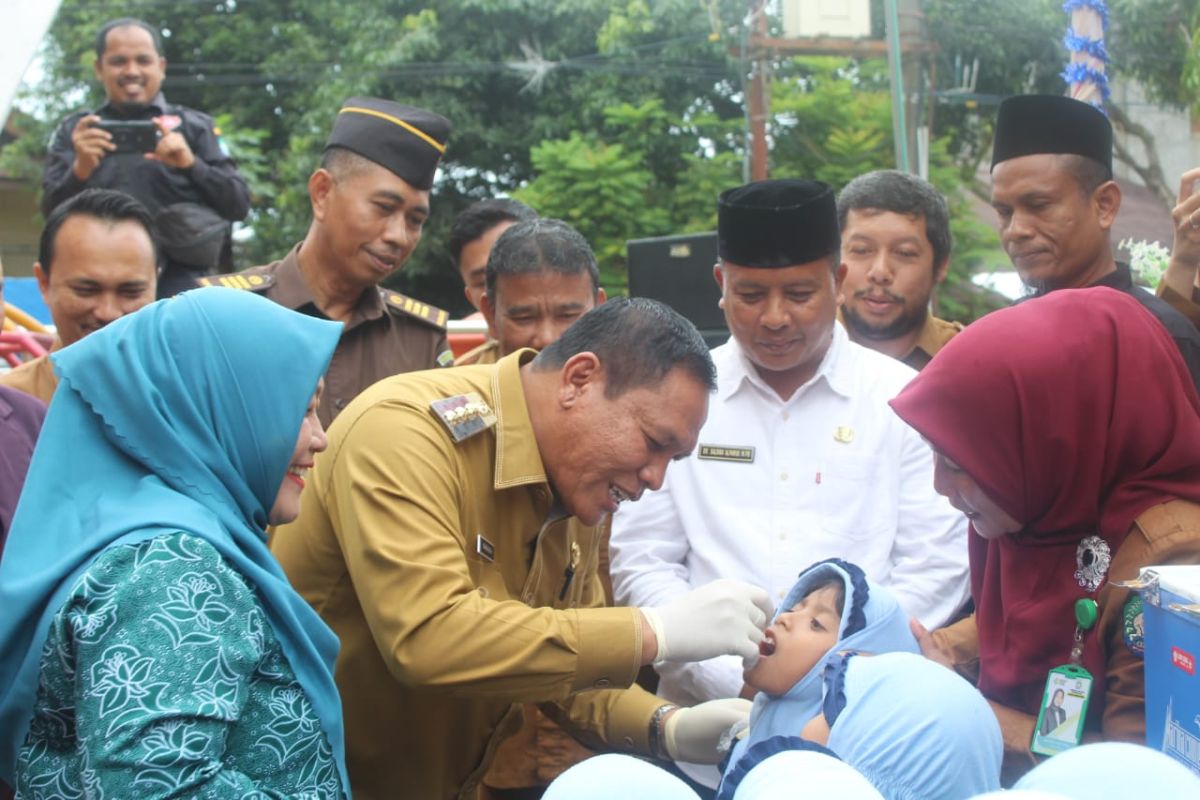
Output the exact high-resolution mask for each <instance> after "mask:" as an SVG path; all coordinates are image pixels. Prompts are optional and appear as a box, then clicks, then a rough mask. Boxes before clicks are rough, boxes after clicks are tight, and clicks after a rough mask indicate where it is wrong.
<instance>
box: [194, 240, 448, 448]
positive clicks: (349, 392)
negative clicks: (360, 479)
mask: <svg viewBox="0 0 1200 800" xmlns="http://www.w3.org/2000/svg"><path fill="white" fill-rule="evenodd" d="M301 244H303V243H301ZM300 247H301V245H296V246H295V247H294V248H292V251H291V252H290V253H288V254H287V255H286V256H285V257H284V258H283V259H282V260H280V261H275V262H273V263H271V264H267V265H266V266H264V267H251V268H250V269H248V270H245V271H243V272H239V273H236V274H233V275H215V276H213V277H210V278H201V279H199V281H198V282H199V283H200V285H201V286H228V287H232V288H234V289H249V290H251V291H254V292H257V293H258V294H261V295H263V296H264V297H267V298H269V299H271V300H274V301H275V302H276V303H279V304H280V305H282V306H284V307H285V308H290V309H292V310H293V311H299V312H301V313H302V314H309V315H311V316H314V317H320V318H322V319H326V317H325V315H324V314H323V313H321V310H320V309H319V308H317V304H316V300H315V299H314V298H313V294H312V291H311V290H310V289H309V288H308V286H307V285H306V284H305V283H304V277H303V276H302V275H301V274H300V261H299V259H298V255H299V253H300ZM446 318H447V314H446V312H445V311H443V310H442V309H440V308H434V307H433V306H430V305H427V304H425V303H422V302H420V301H418V300H413V299H412V298H411V297H405V296H404V295H402V294H400V293H399V292H392V291H389V290H387V289H383V288H379V287H372V288H371V289H369V290H368V291H365V292H363V294H362V298H361V300H360V301H359V304H358V307H357V308H356V309H355V310H354V316H353V317H352V318H351V319H350V321H349V322H348V323H346V328H345V330H343V331H342V338H341V339H340V340H339V341H338V346H337V349H335V350H334V351H333V359H332V360H331V361H330V362H329V369H328V371H326V373H325V391H324V393H323V394H322V395H321V404H320V405H319V406H318V407H317V416H318V417H319V418H320V419H321V423H322V424H323V425H324V426H325V427H329V423H331V422H333V420H334V418H335V417H336V416H337V415H338V414H339V413H341V410H342V409H343V408H345V407H346V405H347V404H348V403H349V402H350V401H351V400H353V399H354V398H355V397H357V396H358V393H359V392H361V391H362V390H363V389H366V388H367V387H368V386H370V385H371V384H373V383H375V382H376V381H378V380H381V379H383V378H386V377H388V376H389V375H396V374H398V373H401V372H413V371H416V370H421V369H431V368H433V367H439V366H440V367H448V366H450V364H451V363H452V362H453V359H454V355H453V354H452V353H451V352H450V347H449V345H448V344H447V343H446Z"/></svg>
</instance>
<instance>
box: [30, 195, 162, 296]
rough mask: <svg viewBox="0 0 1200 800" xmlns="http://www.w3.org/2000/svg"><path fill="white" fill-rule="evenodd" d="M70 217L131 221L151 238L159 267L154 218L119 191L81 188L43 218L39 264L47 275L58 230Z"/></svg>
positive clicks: (155, 261)
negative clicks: (44, 222) (44, 223)
mask: <svg viewBox="0 0 1200 800" xmlns="http://www.w3.org/2000/svg"><path fill="white" fill-rule="evenodd" d="M71 217H92V218H93V219H98V220H100V221H101V222H107V223H109V224H110V225H116V224H117V223H118V222H133V223H136V224H138V225H141V226H142V228H143V229H144V230H145V231H146V235H147V236H149V237H150V245H151V247H152V248H153V250H154V263H155V266H157V265H158V242H157V241H156V240H155V238H154V219H153V217H151V216H150V212H149V211H148V210H146V207H145V206H144V205H142V204H141V203H139V202H138V201H137V200H135V199H134V198H132V197H130V196H129V195H127V194H125V193H124V192H118V191H116V190H115V189H84V190H83V191H82V192H80V193H79V194H77V195H75V196H74V197H72V198H70V199H67V200H64V201H63V202H61V203H59V204H58V205H57V206H55V207H54V210H53V211H51V212H50V216H49V217H47V218H46V225H45V227H43V228H42V238H41V240H40V241H39V242H38V263H39V264H41V265H42V272H44V273H45V274H46V275H47V276H49V275H50V269H51V267H52V266H53V264H54V240H55V239H57V238H58V229H59V228H61V227H62V226H63V223H64V222H66V221H67V220H68V219H70V218H71Z"/></svg>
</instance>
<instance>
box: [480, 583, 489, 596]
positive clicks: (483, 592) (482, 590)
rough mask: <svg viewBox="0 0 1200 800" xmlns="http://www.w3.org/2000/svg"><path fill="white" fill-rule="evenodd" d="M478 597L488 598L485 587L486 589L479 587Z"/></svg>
mask: <svg viewBox="0 0 1200 800" xmlns="http://www.w3.org/2000/svg"><path fill="white" fill-rule="evenodd" d="M479 596H480V597H487V596H488V590H487V587H486V586H480V587H479Z"/></svg>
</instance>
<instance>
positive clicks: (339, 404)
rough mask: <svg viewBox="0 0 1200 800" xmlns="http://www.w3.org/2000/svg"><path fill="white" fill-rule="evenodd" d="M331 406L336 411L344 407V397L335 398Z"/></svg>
mask: <svg viewBox="0 0 1200 800" xmlns="http://www.w3.org/2000/svg"><path fill="white" fill-rule="evenodd" d="M333 407H334V408H336V409H337V410H338V411H341V410H342V409H343V408H345V407H346V399H345V398H344V397H339V398H338V399H337V400H334V401H333Z"/></svg>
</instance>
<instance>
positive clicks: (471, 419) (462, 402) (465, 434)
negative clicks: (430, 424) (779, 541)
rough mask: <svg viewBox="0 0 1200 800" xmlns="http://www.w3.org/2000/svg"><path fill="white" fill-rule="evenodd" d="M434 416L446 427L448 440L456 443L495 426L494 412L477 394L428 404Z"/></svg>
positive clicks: (463, 395)
mask: <svg viewBox="0 0 1200 800" xmlns="http://www.w3.org/2000/svg"><path fill="white" fill-rule="evenodd" d="M429 407H430V408H431V409H432V410H433V413H434V415H435V416H436V417H437V418H438V419H439V420H441V421H442V424H443V425H445V426H446V430H447V431H449V432H450V438H451V439H453V440H454V441H455V442H456V443H457V442H461V441H463V440H464V439H469V438H471V437H472V436H474V435H475V434H477V433H483V432H484V431H486V430H487V429H488V428H490V427H492V426H493V425H495V424H496V412H494V411H492V408H491V406H489V405H488V404H487V403H486V402H485V401H484V399H483V398H482V397H480V396H479V393H478V392H467V393H466V394H459V395H455V396H454V397H444V398H442V399H441V400H434V401H433V402H432V403H430V404H429Z"/></svg>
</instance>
